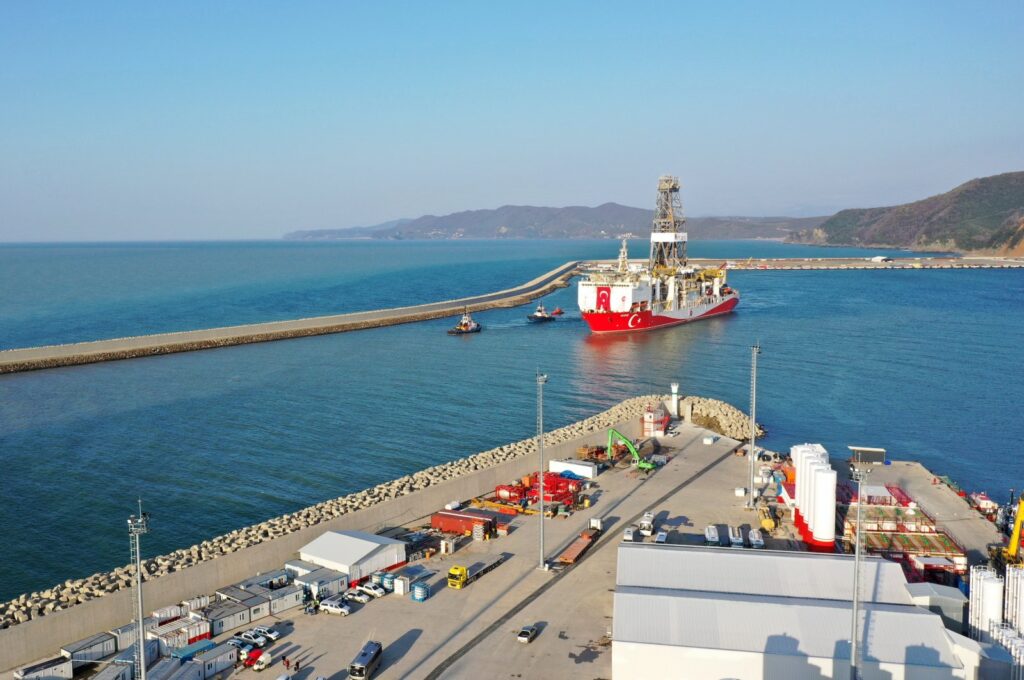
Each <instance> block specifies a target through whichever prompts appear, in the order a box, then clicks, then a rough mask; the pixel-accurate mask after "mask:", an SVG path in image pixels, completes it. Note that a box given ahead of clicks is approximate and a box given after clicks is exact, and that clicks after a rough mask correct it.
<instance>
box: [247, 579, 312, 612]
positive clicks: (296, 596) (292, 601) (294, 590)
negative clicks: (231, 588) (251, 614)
mask: <svg viewBox="0 0 1024 680" xmlns="http://www.w3.org/2000/svg"><path fill="white" fill-rule="evenodd" d="M245 592H247V593H252V594H253V595H259V596H260V597H265V598H266V599H267V602H269V603H270V613H271V614H279V613H281V612H283V611H287V610H289V609H293V608H295V607H298V606H299V605H301V604H302V600H303V596H304V593H303V591H302V586H299V585H296V584H294V583H290V584H288V585H286V586H282V587H280V588H274V589H270V588H265V587H263V586H249V588H247V589H246V591H245Z"/></svg>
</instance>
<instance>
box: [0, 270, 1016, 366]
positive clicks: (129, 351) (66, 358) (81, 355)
mask: <svg viewBox="0 0 1024 680" xmlns="http://www.w3.org/2000/svg"><path fill="white" fill-rule="evenodd" d="M635 262H637V263H639V261H635ZM690 262H691V263H693V264H697V265H701V266H709V267H718V266H721V263H722V260H718V259H714V260H711V259H691V260H690ZM612 264H613V261H612V260H596V261H592V262H586V263H583V262H577V261H572V262H566V263H565V264H563V265H561V266H559V267H557V268H555V269H553V270H551V271H550V272H548V273H546V274H543V275H541V276H539V277H537V278H535V279H533V280H532V281H529V282H527V283H524V284H523V285H521V286H517V287H515V288H509V289H506V290H502V291H498V292H495V293H486V294H484V295H475V296H472V297H466V298H460V299H455V300H446V301H443V302H430V303H427V304H422V305H413V306H410V307H394V308H391V309H378V310H373V311H367V312H351V313H348V314H335V315H330V316H316V317H309V318H304V319H293V320H290V321H268V322H264V323H254V324H245V325H240V326H225V327H222V328H209V329H204V330H194V331H179V332H173V333H156V334H152V335H141V336H136V337H128V338H114V339H110V340H94V341H89V342H78V343H69V344H66V345H48V346H44V347H23V348H16V349H8V350H0V374H4V373H20V372H23V371H36V370H42V369H46V368H59V367H61V366H76V365H80V364H91V363H98V362H104V361H120V360H122V359H134V358H138V357H147V356H157V355H161V354H174V353H177V352H194V351H198V350H203V349H214V348H218V347H230V346H233V345H247V344H252V343H257V342H271V341H274V340H288V339H292V338H303V337H308V336H311V335H326V334H330V333H345V332H348V331H357V330H364V329H368V328H380V327H382V326H394V325H398V324H403V323H413V322H416V321H428V320H431V319H439V318H443V317H449V316H457V315H459V314H462V313H463V311H465V310H468V311H470V312H479V311H484V310H487V309H494V308H498V307H518V306H519V305H522V304H526V303H527V302H529V301H531V300H534V299H536V298H539V297H542V296H544V295H547V294H548V293H550V292H552V291H553V290H555V289H557V288H565V287H567V286H568V285H569V281H570V280H571V279H572V278H573V277H574V276H576V275H577V274H579V273H580V272H581V271H583V270H585V269H587V268H589V267H598V268H600V267H605V266H610V265H612ZM1022 268H1024V258H1010V257H963V258H959V257H916V258H898V259H894V260H892V261H889V262H880V261H875V260H873V259H870V258H773V259H764V258H762V259H754V258H749V259H747V260H742V259H740V260H736V261H729V262H728V269H730V270H740V271H758V270H770V271H813V270H854V271H864V270H871V271H891V270H934V269H1022Z"/></svg>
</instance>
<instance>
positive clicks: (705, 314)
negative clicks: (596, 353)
mask: <svg viewBox="0 0 1024 680" xmlns="http://www.w3.org/2000/svg"><path fill="white" fill-rule="evenodd" d="M739 302H740V298H739V295H737V294H735V293H733V294H731V295H726V296H723V297H722V298H720V299H718V300H716V301H715V302H709V303H707V304H703V305H693V306H689V307H684V308H683V309H679V310H671V311H663V312H660V313H658V314H655V313H654V312H652V311H650V310H646V311H640V312H613V311H595V312H583V314H582V316H583V320H584V321H586V322H587V325H588V326H590V330H591V332H594V333H636V332H638V331H649V330H654V329H655V328H667V327H668V326H678V325H679V324H684V323H690V322H691V321H700V320H701V319H707V318H710V317H713V316H720V315H722V314H728V313H729V312H731V311H732V310H733V309H735V308H736V305H738V304H739Z"/></svg>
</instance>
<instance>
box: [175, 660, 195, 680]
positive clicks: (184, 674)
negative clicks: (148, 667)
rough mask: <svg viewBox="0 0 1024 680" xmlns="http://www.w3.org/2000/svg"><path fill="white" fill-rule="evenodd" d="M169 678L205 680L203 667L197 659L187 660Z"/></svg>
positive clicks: (176, 679)
mask: <svg viewBox="0 0 1024 680" xmlns="http://www.w3.org/2000/svg"><path fill="white" fill-rule="evenodd" d="M167 680H203V667H202V666H200V665H199V664H198V663H196V662H195V661H186V662H185V663H183V664H181V667H180V668H179V669H178V670H176V671H175V672H174V673H172V674H171V675H170V676H169V677H168V678H167Z"/></svg>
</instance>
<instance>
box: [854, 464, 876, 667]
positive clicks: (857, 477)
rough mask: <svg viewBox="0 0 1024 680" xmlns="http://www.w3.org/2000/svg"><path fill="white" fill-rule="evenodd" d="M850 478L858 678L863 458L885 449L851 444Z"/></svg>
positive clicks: (866, 466) (868, 468)
mask: <svg viewBox="0 0 1024 680" xmlns="http://www.w3.org/2000/svg"><path fill="white" fill-rule="evenodd" d="M849 449H850V451H851V452H852V453H853V455H852V456H850V479H852V480H853V481H855V482H857V524H856V525H855V529H854V532H853V607H852V609H853V614H852V615H851V618H850V680H857V647H858V645H857V634H858V626H857V621H858V619H859V618H860V611H859V610H860V508H861V505H863V500H864V480H865V479H866V478H867V476H868V474H870V473H871V466H870V465H869V464H866V463H865V461H864V460H863V455H862V454H863V453H864V452H866V451H869V452H872V453H877V452H879V451H881V452H882V455H883V456H884V455H885V451H884V450H883V449H869V448H866V447H863V446H850V447H849Z"/></svg>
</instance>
